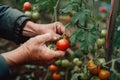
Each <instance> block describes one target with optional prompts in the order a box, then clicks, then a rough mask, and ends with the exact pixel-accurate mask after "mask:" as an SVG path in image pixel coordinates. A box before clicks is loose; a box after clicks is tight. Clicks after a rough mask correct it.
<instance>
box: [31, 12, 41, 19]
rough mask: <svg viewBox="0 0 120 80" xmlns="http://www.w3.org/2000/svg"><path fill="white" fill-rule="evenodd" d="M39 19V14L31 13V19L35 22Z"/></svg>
mask: <svg viewBox="0 0 120 80" xmlns="http://www.w3.org/2000/svg"><path fill="white" fill-rule="evenodd" d="M39 18H40V14H39V12H37V11H35V12H33V13H32V19H35V20H37V19H39Z"/></svg>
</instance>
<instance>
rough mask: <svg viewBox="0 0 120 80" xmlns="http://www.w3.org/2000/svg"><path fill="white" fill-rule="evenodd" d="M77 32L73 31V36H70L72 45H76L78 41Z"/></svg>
mask: <svg viewBox="0 0 120 80" xmlns="http://www.w3.org/2000/svg"><path fill="white" fill-rule="evenodd" d="M76 34H77V33H76V32H74V33H72V35H71V37H70V43H71V45H74V44H75V43H76Z"/></svg>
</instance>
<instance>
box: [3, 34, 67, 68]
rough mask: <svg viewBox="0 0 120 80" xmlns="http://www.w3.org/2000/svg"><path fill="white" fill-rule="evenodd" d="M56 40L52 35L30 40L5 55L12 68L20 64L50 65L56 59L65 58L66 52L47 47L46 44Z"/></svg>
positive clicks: (39, 36)
mask: <svg viewBox="0 0 120 80" xmlns="http://www.w3.org/2000/svg"><path fill="white" fill-rule="evenodd" d="M54 40H56V36H53V35H52V34H50V33H46V34H43V35H38V36H35V37H33V38H30V39H29V40H28V41H27V42H25V43H24V44H22V45H21V46H20V47H18V48H17V49H15V50H13V51H10V52H6V53H3V54H2V56H3V57H4V58H5V59H6V61H7V63H8V64H9V66H10V67H12V66H16V65H20V64H26V63H29V64H36V63H37V64H42V65H43V64H50V63H52V62H53V61H55V59H58V58H60V57H63V56H64V54H65V52H63V51H54V50H51V49H49V48H48V47H47V46H46V44H45V43H46V42H48V41H54Z"/></svg>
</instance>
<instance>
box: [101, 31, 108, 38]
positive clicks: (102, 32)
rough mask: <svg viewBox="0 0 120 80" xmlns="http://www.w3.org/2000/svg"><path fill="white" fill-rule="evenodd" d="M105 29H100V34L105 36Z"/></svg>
mask: <svg viewBox="0 0 120 80" xmlns="http://www.w3.org/2000/svg"><path fill="white" fill-rule="evenodd" d="M106 32H107V31H106V29H103V30H101V36H103V37H105V36H106Z"/></svg>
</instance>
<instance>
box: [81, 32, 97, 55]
mask: <svg viewBox="0 0 120 80" xmlns="http://www.w3.org/2000/svg"><path fill="white" fill-rule="evenodd" d="M79 37H80V40H79V44H80V49H81V50H83V51H85V52H86V53H88V52H89V46H90V45H94V43H95V41H96V39H97V35H95V34H93V33H92V32H83V33H82V35H79ZM83 38H84V39H83Z"/></svg>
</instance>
